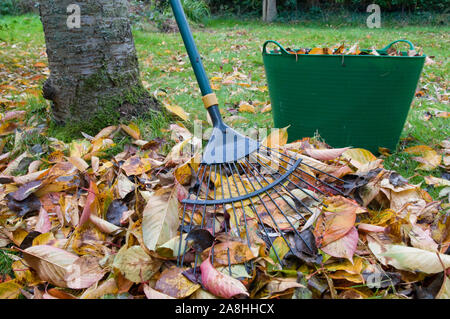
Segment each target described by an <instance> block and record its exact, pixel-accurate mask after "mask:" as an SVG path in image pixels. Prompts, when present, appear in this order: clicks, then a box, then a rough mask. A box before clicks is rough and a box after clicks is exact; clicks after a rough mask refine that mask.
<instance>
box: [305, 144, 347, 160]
mask: <svg viewBox="0 0 450 319" xmlns="http://www.w3.org/2000/svg"><path fill="white" fill-rule="evenodd" d="M348 149H350V148H349V147H346V148H334V149H313V148H307V149H305V153H306V155H308V156H311V157H312V158H315V159H317V160H320V161H329V160H333V159H335V158H338V157H339V156H341V155H342V153H344V152H345V151H347V150H348Z"/></svg>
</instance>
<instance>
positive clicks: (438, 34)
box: [0, 15, 450, 271]
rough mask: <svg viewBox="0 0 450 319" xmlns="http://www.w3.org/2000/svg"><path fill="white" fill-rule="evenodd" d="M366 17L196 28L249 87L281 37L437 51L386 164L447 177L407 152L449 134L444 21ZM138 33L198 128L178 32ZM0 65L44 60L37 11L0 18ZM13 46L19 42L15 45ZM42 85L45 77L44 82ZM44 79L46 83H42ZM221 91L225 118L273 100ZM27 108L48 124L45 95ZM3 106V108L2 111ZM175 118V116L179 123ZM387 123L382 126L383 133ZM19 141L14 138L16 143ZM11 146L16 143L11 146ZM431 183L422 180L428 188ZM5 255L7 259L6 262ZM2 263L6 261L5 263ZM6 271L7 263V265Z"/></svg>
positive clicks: (196, 96) (159, 84) (149, 131)
mask: <svg viewBox="0 0 450 319" xmlns="http://www.w3.org/2000/svg"><path fill="white" fill-rule="evenodd" d="M363 18H364V16H363V15H361V18H360V19H361V21H359V20H355V19H358V18H355V17H353V16H352V19H351V21H350V22H348V23H347V22H346V23H342V24H331V25H330V24H328V25H323V24H320V23H318V22H317V21H309V20H308V21H299V22H296V23H286V24H281V23H277V24H272V25H266V24H262V23H260V22H256V21H251V20H236V19H212V20H209V21H207V22H205V28H199V27H195V29H194V32H195V35H194V37H195V39H196V41H197V43H198V47H199V51H200V52H201V55H202V57H203V59H204V64H205V67H206V69H207V72H208V74H209V75H210V76H211V77H219V76H226V75H227V74H228V73H230V72H233V70H236V71H239V72H241V73H242V74H244V75H245V77H246V78H245V79H242V80H241V82H243V83H248V84H250V88H256V89H257V88H262V87H264V86H266V78H265V73H264V66H263V63H262V57H261V47H262V44H263V43H264V41H266V40H268V39H274V40H278V41H279V42H281V43H282V44H283V45H285V46H286V47H291V48H299V47H317V46H326V47H330V46H333V45H335V44H338V43H342V42H345V43H346V44H347V45H351V44H353V43H356V42H358V43H359V44H360V46H361V47H363V48H369V47H371V46H375V47H377V48H382V47H384V46H385V45H386V44H388V43H389V42H391V41H393V40H396V39H401V38H406V39H408V40H410V41H412V42H413V43H414V44H415V45H416V46H417V47H420V48H422V49H423V50H424V52H425V53H426V54H427V55H429V56H435V57H434V58H433V59H434V60H435V61H436V63H435V64H433V65H429V66H425V68H424V73H423V76H422V79H421V83H420V87H427V88H428V92H427V94H428V97H427V98H418V99H415V101H414V103H413V106H412V108H411V111H410V114H409V116H408V120H407V124H406V125H405V129H404V131H403V133H402V138H408V139H407V140H403V142H402V143H401V144H400V145H399V147H398V149H397V150H396V151H395V152H394V153H393V154H392V156H389V157H387V158H386V159H385V167H386V168H387V169H394V170H396V171H398V172H399V173H400V174H402V175H404V176H405V177H411V182H413V183H420V182H423V177H424V176H427V175H433V176H438V177H441V175H442V173H443V170H442V169H437V170H434V171H432V172H424V171H417V170H416V167H417V165H418V164H417V162H415V161H414V160H412V159H411V156H410V155H408V154H405V153H404V152H403V150H404V149H405V148H406V147H409V146H413V145H420V144H424V145H429V146H431V147H432V148H435V149H437V148H438V144H439V143H440V142H441V141H442V140H443V139H445V138H448V137H449V136H450V125H449V120H448V119H444V118H436V117H434V118H432V119H430V120H429V121H425V120H424V119H423V118H424V114H425V113H426V112H432V111H433V110H440V111H447V112H449V111H450V107H449V106H448V104H446V103H443V102H440V101H439V99H438V98H437V97H438V95H437V93H439V94H441V95H443V94H445V93H446V92H445V90H446V87H447V86H448V74H449V68H448V61H449V56H448V52H450V41H449V37H448V34H449V31H450V28H449V27H448V26H446V25H444V26H440V27H439V26H430V25H426V23H424V25H423V26H422V25H420V24H419V25H406V26H405V23H404V22H403V21H401V22H399V23H395V22H391V23H390V24H389V27H385V28H381V29H368V28H367V27H365V25H364V23H365V20H364V19H363ZM134 37H135V43H136V48H137V51H138V56H139V60H140V68H141V73H142V79H143V80H144V81H145V85H146V86H147V88H148V90H149V91H150V92H151V93H154V92H157V91H159V92H160V93H161V92H164V94H165V96H161V95H159V96H160V97H159V98H160V99H161V100H166V101H167V102H168V103H171V104H176V105H179V106H181V107H183V108H184V109H185V110H186V111H187V112H188V113H189V114H190V121H189V122H188V123H185V125H186V126H187V127H192V123H193V121H194V120H196V119H199V120H202V121H206V112H205V110H204V108H203V105H202V102H201V99H200V98H201V96H200V91H199V89H198V86H197V83H196V81H195V77H194V73H193V71H192V70H191V68H190V64H189V60H188V57H187V55H186V51H185V49H184V46H183V43H182V40H181V37H180V35H179V34H165V33H154V32H148V31H143V30H142V29H141V28H140V29H139V30H138V29H136V30H134ZM1 42H5V43H6V45H0V64H2V63H3V64H5V65H7V66H8V67H9V68H10V69H11V70H17V71H18V72H19V71H20V70H21V69H22V68H23V67H30V65H33V64H34V63H35V62H37V61H41V62H46V58H45V56H44V55H43V54H42V53H43V52H45V41H44V35H43V30H42V25H41V23H40V20H39V18H38V17H37V16H33V15H24V16H18V17H3V18H0V44H1ZM13 45H14V47H13ZM8 81H9V80H8V79H0V85H2V84H7V83H8ZM42 82H43V81H42ZM42 82H41V85H42ZM214 84H215V85H216V86H220V87H217V89H216V92H217V95H218V97H219V100H220V102H221V108H222V110H223V111H224V114H225V115H228V114H229V113H230V112H235V111H236V109H237V106H238V105H239V103H240V102H241V101H247V102H248V101H261V102H269V94H268V92H267V91H259V90H251V89H249V88H245V87H241V86H239V85H238V84H233V85H222V84H220V82H214ZM24 109H27V110H29V111H30V113H29V115H28V117H29V118H30V117H31V116H33V115H36V117H37V118H38V119H40V121H41V122H43V123H45V122H46V121H48V110H49V105H48V103H47V102H46V101H44V100H43V99H42V98H40V99H39V98H38V99H31V100H28V101H27V104H26V106H25V107H24ZM0 111H2V110H0ZM239 115H240V116H242V117H244V118H245V120H244V121H242V125H241V127H240V128H241V129H243V130H246V129H250V128H271V127H272V126H273V121H272V117H271V114H270V113H265V114H262V113H257V114H250V113H239ZM172 121H173V120H172ZM169 122H170V121H169V119H168V118H167V117H166V116H157V117H155V116H148V117H143V118H141V119H138V120H137V124H138V126H139V128H140V129H141V132H143V135H144V138H145V139H151V138H154V137H158V136H164V134H166V133H164V131H163V130H164V129H166V128H167V126H168V124H169ZM382 129H383V123H380V130H382ZM47 136H52V137H56V138H59V139H61V140H64V141H66V142H69V141H70V140H71V139H73V138H80V137H82V136H81V135H80V132H79V131H76V130H73V132H71V131H70V130H67V129H65V128H61V127H57V126H55V125H53V124H51V125H50V128H49V130H48V131H47ZM12 142H13V140H12V141H11V143H12ZM115 142H116V144H117V145H116V147H115V148H113V149H112V150H109V151H108V154H107V156H112V155H114V154H117V153H118V152H120V151H121V150H122V149H123V147H124V145H126V144H127V143H129V142H130V139H129V138H128V137H126V136H124V135H119V136H117V137H116V138H115ZM11 143H10V144H11ZM33 143H43V144H45V141H44V140H43V139H42V137H41V136H34V137H31V138H30V139H29V140H28V142H26V143H25V146H26V147H30V146H32V144H33ZM425 186H426V185H424V184H423V187H425ZM427 190H428V191H429V192H430V194H431V195H432V196H433V197H434V198H437V196H438V193H439V189H434V188H432V187H431V188H427ZM2 258H3V259H2ZM2 260H5V259H4V257H2V255H0V271H1V269H5V268H4V267H5V266H4V265H6V264H5V262H3V261H2ZM2 262H3V264H2ZM6 269H7V268H6Z"/></svg>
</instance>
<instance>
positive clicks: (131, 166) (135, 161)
mask: <svg viewBox="0 0 450 319" xmlns="http://www.w3.org/2000/svg"><path fill="white" fill-rule="evenodd" d="M151 168H152V165H151V160H150V159H149V158H140V157H139V156H132V157H130V158H129V159H127V160H126V161H125V163H124V164H123V165H122V169H123V170H124V171H125V174H127V176H132V175H141V174H143V173H145V172H148V171H149V170H151Z"/></svg>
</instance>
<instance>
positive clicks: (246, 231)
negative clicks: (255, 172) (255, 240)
mask: <svg viewBox="0 0 450 319" xmlns="http://www.w3.org/2000/svg"><path fill="white" fill-rule="evenodd" d="M233 165H234V168H235V169H236V172H237V174H238V176H239V179H240V180H241V182H242V179H241V177H240V175H239V170H238V169H237V166H236V164H235V163H233ZM228 167H229V168H230V170H231V177H233V181H234V185H236V190H237V193H238V196H239V197H240V196H241V192H240V191H239V186H238V184H237V182H236V178H235V177H234V174H233V168H232V167H231V165H230V163H228ZM242 184H243V183H242ZM241 205H242V206H241V209H242V214H243V215H244V227H245V235H246V236H247V243H248V247H249V248H251V244H250V237H249V235H248V228H247V226H248V225H247V215H246V214H245V209H244V208H245V207H244V201H243V200H242V199H241Z"/></svg>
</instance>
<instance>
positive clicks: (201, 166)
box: [177, 164, 205, 267]
mask: <svg viewBox="0 0 450 319" xmlns="http://www.w3.org/2000/svg"><path fill="white" fill-rule="evenodd" d="M202 168H203V164H200V166H199V168H198V171H201V170H202ZM204 176H205V170H203V171H202V175H201V177H200V187H199V188H198V190H197V196H196V199H198V197H199V196H200V191H201V189H202V183H203V178H204ZM195 207H196V205H195V204H194V209H193V210H192V211H195ZM185 217H186V204H184V207H183V217H182V219H181V222H182V225H181V229H180V243H179V246H178V257H177V266H179V267H180V266H181V265H182V264H183V262H182V260H183V261H184V254H185V253H186V246H185V247H184V248H185V249H184V253H183V257H182V258H181V256H182V255H181V254H180V253H181V244H182V241H183V231H182V228H183V225H184V224H185V222H184V218H185ZM191 221H192V219H191ZM181 259H182V260H181ZM180 262H181V264H180Z"/></svg>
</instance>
